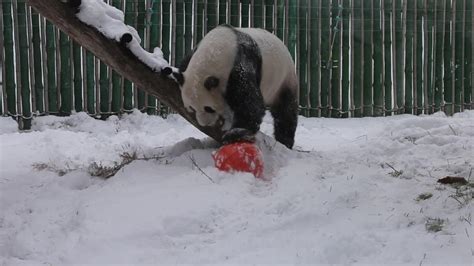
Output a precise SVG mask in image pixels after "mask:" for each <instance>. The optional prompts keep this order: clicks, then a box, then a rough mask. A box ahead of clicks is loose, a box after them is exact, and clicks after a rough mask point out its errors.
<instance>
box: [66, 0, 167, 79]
mask: <svg viewBox="0 0 474 266" xmlns="http://www.w3.org/2000/svg"><path fill="white" fill-rule="evenodd" d="M76 2H77V3H75V5H79V6H78V7H77V11H78V12H77V14H76V16H77V18H78V19H79V20H80V21H82V22H83V23H85V24H87V25H89V26H91V27H94V28H95V29H97V30H98V31H99V32H100V33H102V34H103V35H104V36H105V37H107V38H109V39H112V40H115V41H117V42H121V43H122V44H124V45H125V46H126V47H127V48H128V49H129V50H130V51H131V52H132V53H133V54H134V55H135V56H136V57H138V59H140V61H142V62H143V63H144V64H145V65H147V66H148V67H150V68H151V69H152V70H154V71H161V70H162V69H163V68H165V67H169V66H170V65H169V64H168V62H167V61H166V60H165V59H164V58H163V52H162V51H161V49H160V48H158V47H156V48H155V49H154V51H153V53H149V52H147V51H146V50H145V49H143V48H142V47H141V46H140V43H141V38H140V36H139V34H138V32H137V30H136V29H135V28H133V27H132V26H129V25H126V24H125V23H124V14H123V12H122V11H121V10H119V9H117V8H115V7H114V6H111V5H108V4H106V3H105V2H104V1H102V0H81V1H76ZM79 2H80V3H79Z"/></svg>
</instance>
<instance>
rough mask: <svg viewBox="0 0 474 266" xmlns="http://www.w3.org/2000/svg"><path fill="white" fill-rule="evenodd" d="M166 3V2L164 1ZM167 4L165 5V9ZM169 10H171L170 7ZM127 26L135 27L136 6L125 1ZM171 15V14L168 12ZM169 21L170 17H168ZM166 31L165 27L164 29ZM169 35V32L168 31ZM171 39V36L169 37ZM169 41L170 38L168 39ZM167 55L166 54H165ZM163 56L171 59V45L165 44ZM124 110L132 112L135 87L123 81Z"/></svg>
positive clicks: (127, 81)
mask: <svg viewBox="0 0 474 266" xmlns="http://www.w3.org/2000/svg"><path fill="white" fill-rule="evenodd" d="M163 2H164V1H163ZM164 6H165V4H164V3H163V7H164ZM168 10H169V5H168ZM124 13H125V24H127V25H133V24H134V17H135V13H134V5H133V2H132V1H125V10H124ZM168 14H169V12H168ZM168 19H169V16H168ZM164 23H165V22H164ZM166 23H167V26H168V27H169V26H170V24H169V21H168V22H166ZM163 28H164V29H165V27H163ZM164 31H166V30H164ZM167 32H168V33H169V31H167ZM168 37H169V35H168ZM168 40H169V38H168ZM165 53H166V54H165ZM163 55H164V56H165V57H166V58H169V43H168V44H165V43H163ZM122 97H123V110H124V111H125V112H130V111H132V109H133V85H132V83H131V82H130V81H129V80H124V81H123V96H122Z"/></svg>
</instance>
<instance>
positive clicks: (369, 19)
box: [362, 0, 374, 116]
mask: <svg viewBox="0 0 474 266" xmlns="http://www.w3.org/2000/svg"><path fill="white" fill-rule="evenodd" d="M362 5H363V7H362V10H363V11H362V12H363V18H364V19H363V24H364V31H363V36H364V38H363V42H364V43H363V47H364V50H363V56H362V58H363V59H362V60H363V63H364V68H363V71H364V72H363V76H362V78H363V95H364V96H363V108H362V110H363V111H362V112H363V115H364V116H372V115H373V103H374V102H373V95H374V91H373V64H372V57H373V42H372V32H373V22H374V20H373V8H372V5H373V1H372V0H363V1H362Z"/></svg>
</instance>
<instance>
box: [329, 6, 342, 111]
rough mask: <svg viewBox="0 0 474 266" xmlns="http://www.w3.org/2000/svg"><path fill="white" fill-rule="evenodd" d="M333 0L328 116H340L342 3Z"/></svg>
mask: <svg viewBox="0 0 474 266" xmlns="http://www.w3.org/2000/svg"><path fill="white" fill-rule="evenodd" d="M340 2H341V1H340V0H333V1H332V5H331V51H330V58H329V72H330V73H331V74H330V76H331V90H330V91H329V100H330V105H329V116H330V117H339V116H340V108H341V103H340V97H341V91H340V90H341V27H342V26H341V24H342V21H341V17H342V4H341V3H340Z"/></svg>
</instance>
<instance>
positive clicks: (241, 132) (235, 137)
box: [222, 128, 255, 144]
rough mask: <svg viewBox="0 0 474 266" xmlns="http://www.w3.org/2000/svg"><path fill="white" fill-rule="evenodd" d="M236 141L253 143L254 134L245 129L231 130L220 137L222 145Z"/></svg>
mask: <svg viewBox="0 0 474 266" xmlns="http://www.w3.org/2000/svg"><path fill="white" fill-rule="evenodd" d="M238 141H248V142H255V134H254V133H252V131H250V130H248V129H245V128H232V129H230V130H229V131H227V132H226V133H224V135H223V136H222V143H223V144H229V143H233V142H238Z"/></svg>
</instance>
